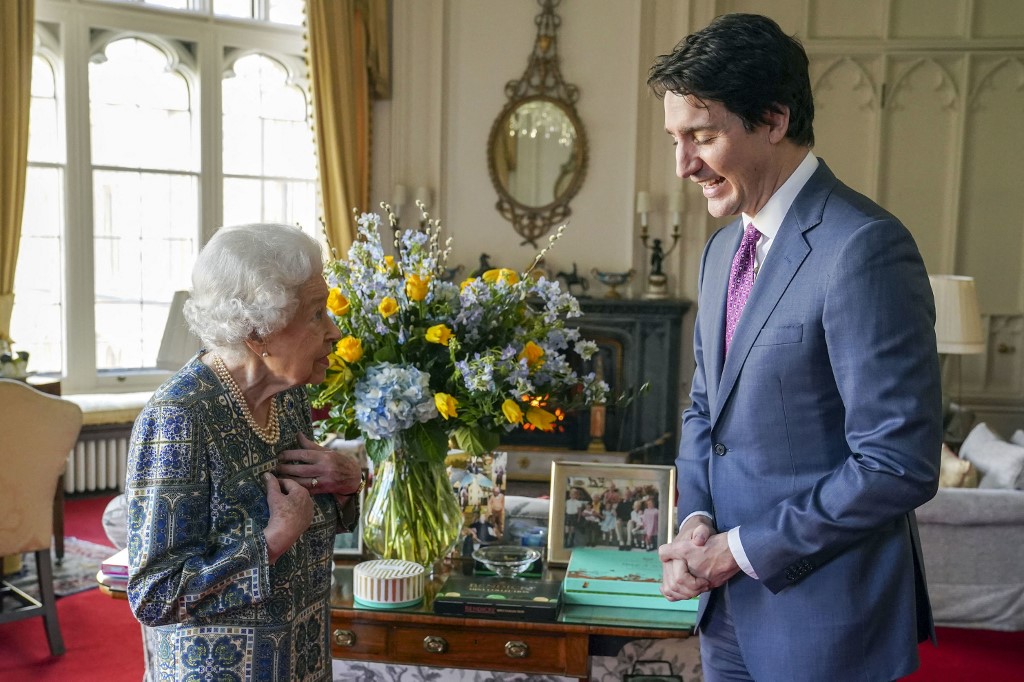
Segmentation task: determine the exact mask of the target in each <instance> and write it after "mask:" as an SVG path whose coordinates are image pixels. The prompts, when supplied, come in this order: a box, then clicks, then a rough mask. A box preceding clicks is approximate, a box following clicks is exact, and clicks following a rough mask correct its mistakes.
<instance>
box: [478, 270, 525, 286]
mask: <svg viewBox="0 0 1024 682" xmlns="http://www.w3.org/2000/svg"><path fill="white" fill-rule="evenodd" d="M483 278H484V281H485V282H488V283H490V284H497V283H498V282H507V283H508V284H515V283H516V282H518V281H519V274H518V273H516V271H515V270H509V269H508V268H496V269H494V270H488V271H487V272H485V273H484V274H483Z"/></svg>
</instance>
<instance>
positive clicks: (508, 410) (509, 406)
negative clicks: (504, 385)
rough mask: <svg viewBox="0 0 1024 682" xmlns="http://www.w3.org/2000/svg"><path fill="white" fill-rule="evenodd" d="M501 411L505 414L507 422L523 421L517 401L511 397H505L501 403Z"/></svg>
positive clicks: (516, 422) (517, 422) (518, 422)
mask: <svg viewBox="0 0 1024 682" xmlns="http://www.w3.org/2000/svg"><path fill="white" fill-rule="evenodd" d="M501 413H502V414H503V415H505V419H507V420H508V423H509V424H522V423H523V411H522V410H521V409H520V408H519V403H517V402H516V401H514V400H512V399H511V398H506V399H505V402H503V403H502V404H501Z"/></svg>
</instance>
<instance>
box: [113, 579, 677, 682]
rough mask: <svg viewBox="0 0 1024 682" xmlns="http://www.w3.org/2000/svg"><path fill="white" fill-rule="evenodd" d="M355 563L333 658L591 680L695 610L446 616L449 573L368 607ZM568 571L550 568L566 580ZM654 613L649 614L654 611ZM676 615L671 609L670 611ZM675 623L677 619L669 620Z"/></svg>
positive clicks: (117, 593)
mask: <svg viewBox="0 0 1024 682" xmlns="http://www.w3.org/2000/svg"><path fill="white" fill-rule="evenodd" d="M356 563H357V562H355V561H345V562H339V563H337V564H336V565H335V569H334V581H333V584H332V585H331V626H330V627H331V656H332V657H334V658H338V659H346V660H359V661H373V662H378V663H397V664H405V665H426V666H435V667H440V668H470V669H480V670H493V671H502V672H518V673H526V674H533V675H564V676H567V677H576V678H579V679H580V680H589V679H590V656H591V654H592V653H593V652H594V651H595V650H597V649H599V648H600V645H601V644H602V642H603V641H609V640H611V641H617V640H632V639H665V638H680V639H683V638H686V637H689V636H690V633H691V632H692V631H693V625H694V618H695V615H696V614H694V613H689V612H679V611H673V612H671V613H672V618H671V619H670V620H671V621H673V624H672V625H671V626H670V625H666V624H662V625H651V624H647V625H640V624H637V625H623V624H616V623H612V622H610V621H602V620H601V619H599V618H593V619H589V620H588V622H580V623H569V622H565V620H564V616H562V617H560V619H559V621H557V622H553V623H531V622H522V621H506V620H488V619H482V618H462V617H459V616H438V615H434V613H433V611H432V610H431V605H432V603H433V598H434V595H436V594H437V591H438V590H439V589H440V587H441V585H442V584H443V583H444V577H445V576H437V577H435V578H433V579H432V580H430V581H429V582H428V584H427V588H426V595H427V596H426V599H425V600H424V601H423V603H421V604H419V605H417V606H413V607H410V608H406V609H368V608H362V607H358V606H355V604H354V603H353V601H352V567H353V566H355V564H356ZM562 573H563V571H560V570H549V573H548V577H552V578H561V577H562V575H561V574H562ZM96 580H97V582H98V583H99V587H100V591H101V592H103V593H104V594H106V595H108V596H110V597H113V598H114V599H127V593H126V592H125V591H124V588H123V587H118V586H112V585H111V584H110V582H109V580H108V579H107V577H106V576H105V575H104V574H103V572H102V571H101V572H99V573H97V574H96ZM648 613H649V612H648ZM665 613H669V612H665ZM666 620H669V619H666Z"/></svg>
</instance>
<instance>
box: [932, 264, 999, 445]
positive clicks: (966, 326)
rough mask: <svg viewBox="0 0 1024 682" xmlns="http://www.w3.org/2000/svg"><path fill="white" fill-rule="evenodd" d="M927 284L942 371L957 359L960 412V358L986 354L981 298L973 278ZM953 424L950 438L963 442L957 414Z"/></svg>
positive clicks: (934, 279)
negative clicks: (947, 364)
mask: <svg viewBox="0 0 1024 682" xmlns="http://www.w3.org/2000/svg"><path fill="white" fill-rule="evenodd" d="M928 280H929V281H930V282H931V285H932V293H933V294H934V296H935V340H936V342H937V345H938V351H939V355H940V356H942V359H943V370H945V364H946V362H947V361H946V358H947V357H948V356H950V355H953V356H956V398H957V407H958V408H959V407H961V405H960V402H961V401H960V398H961V395H960V391H961V387H962V381H961V363H962V359H961V358H960V356H961V355H976V354H978V353H983V352H984V351H985V336H984V333H983V332H982V328H981V313H980V312H979V306H978V294H977V291H976V290H975V288H974V278H973V277H960V276H957V275H929V276H928ZM943 375H945V371H943ZM950 422H951V423H950V425H949V431H951V432H952V431H955V433H951V434H950V435H951V436H952V437H953V440H962V438H960V436H963V435H965V434H962V433H960V432H961V431H962V426H963V425H962V424H960V423H959V422H960V420H959V418H958V415H957V414H956V413H954V414H953V416H952V418H951V420H950ZM954 427H955V428H954Z"/></svg>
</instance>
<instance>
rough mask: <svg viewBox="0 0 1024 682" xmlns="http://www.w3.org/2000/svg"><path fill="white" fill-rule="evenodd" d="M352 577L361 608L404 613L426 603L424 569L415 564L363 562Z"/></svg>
mask: <svg viewBox="0 0 1024 682" xmlns="http://www.w3.org/2000/svg"><path fill="white" fill-rule="evenodd" d="M352 577H353V580H352V596H353V598H354V600H355V602H356V604H359V605H360V606H368V607H370V608H374V609H400V608H403V607H406V606H412V605H414V604H418V603H419V602H421V601H423V577H424V571H423V567H422V566H420V565H419V564H417V563H414V562H412V561H402V560H400V559H376V560H374V561H363V562H360V563H358V564H356V565H355V567H354V568H353V570H352Z"/></svg>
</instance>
